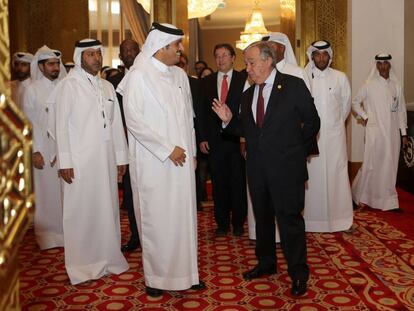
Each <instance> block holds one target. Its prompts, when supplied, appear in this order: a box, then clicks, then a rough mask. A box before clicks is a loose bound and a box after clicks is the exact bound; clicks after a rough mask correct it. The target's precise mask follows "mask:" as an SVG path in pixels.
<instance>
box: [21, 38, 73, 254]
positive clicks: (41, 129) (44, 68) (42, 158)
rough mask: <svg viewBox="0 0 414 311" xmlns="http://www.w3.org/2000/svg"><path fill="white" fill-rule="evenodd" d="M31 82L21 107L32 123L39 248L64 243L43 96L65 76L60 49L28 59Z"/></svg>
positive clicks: (58, 185)
mask: <svg viewBox="0 0 414 311" xmlns="http://www.w3.org/2000/svg"><path fill="white" fill-rule="evenodd" d="M30 71H31V73H32V74H31V75H32V81H33V82H32V83H31V84H30V85H29V86H28V87H27V88H26V91H25V93H24V97H23V111H24V112H25V113H26V115H27V117H28V118H29V120H30V122H31V123H32V127H33V155H32V162H33V166H34V170H33V178H34V189H35V202H36V209H35V213H34V230H35V236H36V241H37V243H38V245H39V247H40V249H42V250H43V249H48V248H53V247H59V246H63V219H62V190H61V183H60V179H59V176H58V171H57V166H56V165H55V164H56V146H55V144H56V143H55V141H54V140H52V138H51V137H50V135H49V134H48V132H47V131H48V108H47V104H46V100H47V98H48V97H49V95H50V94H51V93H52V91H53V90H54V88H55V87H56V84H57V83H58V82H59V81H60V80H61V79H62V78H63V77H64V76H66V71H65V70H64V67H63V65H62V63H61V52H60V51H57V50H52V49H50V48H48V47H47V46H43V47H41V48H40V49H39V50H37V52H36V54H35V56H34V57H33V60H32V63H31V70H30Z"/></svg>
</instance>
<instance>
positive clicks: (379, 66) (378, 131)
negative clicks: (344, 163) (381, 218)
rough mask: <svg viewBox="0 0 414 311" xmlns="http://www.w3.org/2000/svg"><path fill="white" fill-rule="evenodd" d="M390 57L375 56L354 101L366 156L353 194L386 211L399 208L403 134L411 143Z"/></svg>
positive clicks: (356, 178) (354, 198)
mask: <svg viewBox="0 0 414 311" xmlns="http://www.w3.org/2000/svg"><path fill="white" fill-rule="evenodd" d="M391 59H392V57H391V55H389V54H378V55H377V56H375V65H374V67H373V68H372V70H371V73H370V75H369V77H368V79H367V81H366V82H365V84H364V85H363V86H362V87H361V89H360V90H359V91H358V94H357V95H356V96H355V98H354V99H353V101H352V108H353V110H354V111H355V113H357V115H358V117H359V118H361V119H363V123H364V125H365V151H364V159H363V163H362V167H361V169H360V170H359V171H358V174H357V176H356V177H355V179H354V182H353V184H352V197H353V200H354V202H355V203H356V204H358V205H360V206H364V205H368V206H369V207H372V208H376V209H380V210H383V211H387V210H398V209H399V204H398V194H397V190H396V189H395V183H396V180H397V170H398V159H399V154H400V144H401V136H402V142H403V144H404V146H406V145H408V139H407V110H406V107H405V99H404V93H403V89H402V86H401V84H400V83H399V82H398V80H397V77H396V76H395V74H394V72H393V69H392V64H391ZM361 103H363V107H361Z"/></svg>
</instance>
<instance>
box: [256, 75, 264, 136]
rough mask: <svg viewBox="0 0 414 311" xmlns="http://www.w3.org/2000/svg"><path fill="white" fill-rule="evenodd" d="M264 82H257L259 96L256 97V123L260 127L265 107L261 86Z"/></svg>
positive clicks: (262, 86)
mask: <svg viewBox="0 0 414 311" xmlns="http://www.w3.org/2000/svg"><path fill="white" fill-rule="evenodd" d="M265 85H266V83H262V84H259V96H258V97H257V107H256V124H257V126H258V127H260V128H261V127H262V125H263V120H264V115H265V109H264V98H263V88H264V86H265Z"/></svg>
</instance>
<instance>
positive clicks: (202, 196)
mask: <svg viewBox="0 0 414 311" xmlns="http://www.w3.org/2000/svg"><path fill="white" fill-rule="evenodd" d="M195 177H196V194H197V207H199V206H200V204H201V201H206V200H207V187H206V182H207V178H208V157H207V155H205V154H202V153H201V152H199V153H197V169H196V171H195Z"/></svg>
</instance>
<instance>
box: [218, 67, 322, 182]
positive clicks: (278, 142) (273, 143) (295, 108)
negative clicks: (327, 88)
mask: <svg viewBox="0 0 414 311" xmlns="http://www.w3.org/2000/svg"><path fill="white" fill-rule="evenodd" d="M254 87H255V85H253V86H252V87H250V88H249V89H248V90H247V91H246V92H245V93H244V94H243V97H242V106H241V113H240V116H239V118H234V117H233V118H232V120H231V121H230V123H229V124H228V126H227V127H226V131H229V132H231V133H234V134H238V135H240V136H244V137H245V138H246V150H247V162H246V165H247V174H248V179H249V184H252V185H260V184H261V183H263V182H265V181H267V182H269V183H271V184H278V185H293V184H296V185H297V184H299V183H303V182H305V181H306V180H307V179H308V172H307V167H306V158H307V156H308V155H309V154H310V153H312V152H314V151H315V143H316V135H317V134H318V132H319V127H320V119H319V116H318V113H317V110H316V108H315V105H314V103H313V98H312V96H311V94H310V92H309V90H308V88H307V87H306V85H305V83H304V82H303V80H302V79H299V78H297V77H294V76H290V75H286V74H283V73H281V72H277V74H276V77H275V81H274V84H273V88H272V91H271V95H270V98H269V102H268V105H267V108H266V112H265V118H264V122H263V126H262V128H259V127H257V125H256V122H255V120H254V117H253V112H252V100H253V94H254ZM263 175H264V176H263Z"/></svg>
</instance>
